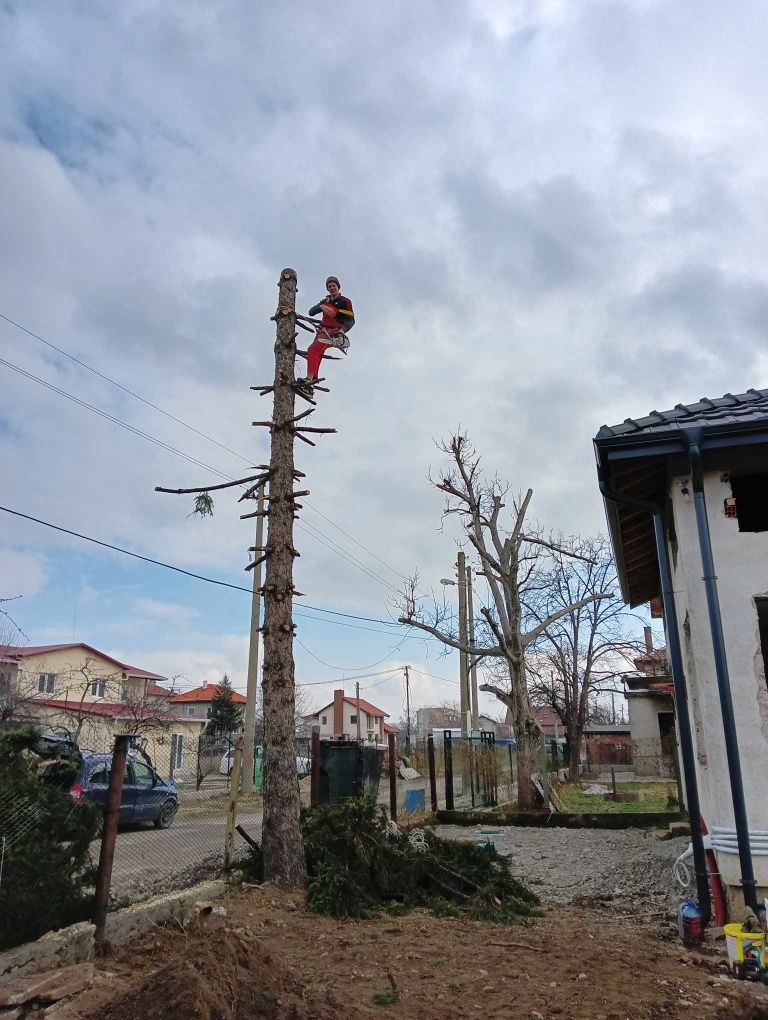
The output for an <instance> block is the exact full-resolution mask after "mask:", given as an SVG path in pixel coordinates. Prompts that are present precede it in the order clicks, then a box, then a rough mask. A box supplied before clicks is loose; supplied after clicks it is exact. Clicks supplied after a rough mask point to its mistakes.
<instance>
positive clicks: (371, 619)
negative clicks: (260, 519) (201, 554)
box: [0, 506, 402, 634]
mask: <svg viewBox="0 0 768 1020" xmlns="http://www.w3.org/2000/svg"><path fill="white" fill-rule="evenodd" d="M0 510H1V511H3V512H4V513H7V514H13V516H14V517H21V518H23V519H24V520H27V521H33V522H34V523H35V524H42V525H43V526H44V527H46V528H52V529H53V530H54V531H60V532H62V533H63V534H65V535H71V536H72V537H73V538H81V539H83V540H84V541H86V542H93V543H94V544H95V545H100V546H103V547H104V548H105V549H111V550H112V551H113V552H118V553H122V554H123V555H124V556H131V557H132V558H133V559H136V560H142V561H143V562H144V563H151V564H153V565H154V566H156V567H164V568H165V569H166V570H173V571H175V572H176V573H177V574H184V575H185V576H186V577H192V578H194V579H195V580H197V581H206V582H207V583H208V584H217V585H220V586H221V587H222V588H232V589H233V590H235V591H244V592H246V593H247V594H248V595H252V594H253V591H252V589H251V588H245V587H244V586H243V585H241V584H232V583H231V582H230V581H222V580H219V579H218V578H214V577H206V576H205V575H204V574H196V573H194V572H193V571H191V570H185V569H184V568H183V567H176V566H174V565H173V564H171V563H163V562H162V561H161V560H155V559H152V557H150V556H142V555H141V553H136V552H132V551H131V550H130V549H123V548H122V547H121V546H118V545H113V544H112V543H111V542H102V541H101V540H100V539H98V538H93V537H92V536H91V535H83V534H82V533H81V532H79V531H72V530H71V529H69V528H64V527H61V525H59V524H52V523H51V522H50V521H44V520H42V519H41V518H39V517H33V516H32V515H31V514H23V513H21V511H20V510H12V509H11V508H10V507H7V506H0ZM304 609H313V610H314V611H315V612H318V613H330V614H331V615H333V616H343V617H346V618H348V619H350V620H364V621H367V622H369V623H378V624H383V625H385V626H387V627H399V626H402V624H397V623H393V622H392V621H390V620H378V619H376V618H375V617H372V616H359V615H357V614H355V613H343V612H341V611H340V610H337V609H325V608H324V607H322V606H311V605H304ZM297 615H303V614H299V613H297ZM310 619H317V617H310ZM328 622H331V621H328ZM360 629H363V628H360ZM366 629H367V628H366ZM381 633H384V634H386V633H388V632H387V631H381ZM390 633H391V632H390Z"/></svg>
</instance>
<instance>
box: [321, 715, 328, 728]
mask: <svg viewBox="0 0 768 1020" xmlns="http://www.w3.org/2000/svg"><path fill="white" fill-rule="evenodd" d="M320 723H321V725H322V726H327V725H328V716H327V715H322V716H320Z"/></svg>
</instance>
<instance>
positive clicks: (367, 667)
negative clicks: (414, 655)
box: [294, 634, 409, 670]
mask: <svg viewBox="0 0 768 1020" xmlns="http://www.w3.org/2000/svg"><path fill="white" fill-rule="evenodd" d="M408 637H409V635H408V634H406V635H405V637H404V638H402V639H401V640H400V641H398V643H397V644H396V645H395V647H394V648H390V650H389V651H388V652H387V654H386V655H383V656H382V657H381V658H380V659H377V661H376V662H369V663H368V665H367V666H347V667H346V668H347V669H372V668H373V666H379V665H380V664H381V663H382V662H384V661H386V660H387V659H388V658H389V657H390V655H394V653H395V652H398V651H399V650H400V649H401V648H402V647H403V645H404V644H405V642H406V641H407V640H408ZM294 640H295V641H296V642H297V643H298V644H300V645H301V647H302V648H303V649H304V651H305V652H307V654H308V655H311V656H312V658H313V659H314V660H315V662H319V663H320V664H321V665H323V666H328V668H329V669H341V670H344V666H335V665H334V664H333V663H332V662H326V661H325V659H321V658H320V656H319V655H315V653H314V652H313V651H312V650H311V649H309V648H307V646H306V645H305V644H304V642H303V641H302V640H301V638H298V637H295V638H294Z"/></svg>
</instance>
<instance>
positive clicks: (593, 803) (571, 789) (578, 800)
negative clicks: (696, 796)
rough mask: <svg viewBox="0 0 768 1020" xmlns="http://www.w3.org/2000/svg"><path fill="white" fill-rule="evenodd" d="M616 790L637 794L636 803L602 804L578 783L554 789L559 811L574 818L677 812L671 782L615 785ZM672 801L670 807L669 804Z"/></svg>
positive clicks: (599, 794) (675, 795)
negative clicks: (561, 808) (592, 815)
mask: <svg viewBox="0 0 768 1020" xmlns="http://www.w3.org/2000/svg"><path fill="white" fill-rule="evenodd" d="M587 785H594V784H591V783H590V784H587ZM602 785H606V784H602ZM608 789H609V790H610V785H608ZM616 790H617V792H618V793H637V794H639V795H640V796H639V799H638V800H632V801H626V802H617V801H612V800H604V799H603V795H602V794H601V793H585V792H584V786H583V785H582V784H581V783H564V784H563V785H562V786H558V787H557V793H558V796H559V798H560V800H561V802H562V804H563V808H564V809H565V810H566V811H573V812H575V813H577V814H603V813H607V814H634V813H636V812H644V811H649V812H658V811H677V810H679V806H678V804H677V785H676V784H675V783H673V782H669V783H616ZM673 800H674V803H672V801H673Z"/></svg>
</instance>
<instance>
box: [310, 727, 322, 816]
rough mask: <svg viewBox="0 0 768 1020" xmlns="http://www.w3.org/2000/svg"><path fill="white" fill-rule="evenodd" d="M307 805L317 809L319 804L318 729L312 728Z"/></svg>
mask: <svg viewBox="0 0 768 1020" xmlns="http://www.w3.org/2000/svg"><path fill="white" fill-rule="evenodd" d="M309 766H310V770H311V771H310V780H309V803H310V806H311V807H313V808H314V807H317V805H318V804H319V803H320V727H319V726H313V727H312V747H311V751H310V759H309Z"/></svg>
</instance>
